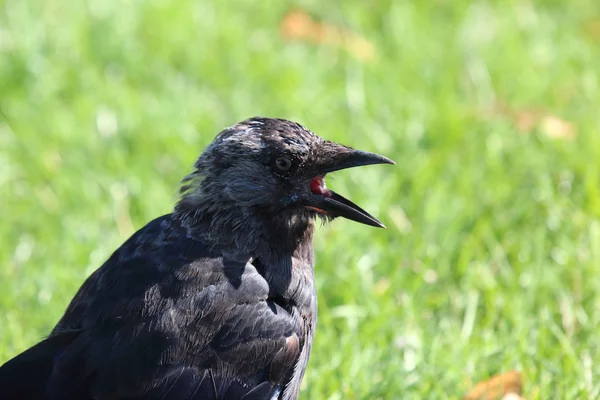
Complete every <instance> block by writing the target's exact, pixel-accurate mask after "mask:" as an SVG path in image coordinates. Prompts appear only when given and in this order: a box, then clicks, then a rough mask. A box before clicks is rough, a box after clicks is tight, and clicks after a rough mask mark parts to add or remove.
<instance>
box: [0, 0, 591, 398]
mask: <svg viewBox="0 0 600 400" xmlns="http://www.w3.org/2000/svg"><path fill="white" fill-rule="evenodd" d="M292 5H293V6H295V7H297V8H299V9H302V10H304V11H306V12H308V13H310V14H311V15H312V16H313V17H314V18H316V19H318V20H322V21H325V22H326V23H328V24H331V25H335V26H339V27H343V28H344V29H348V30H350V31H353V32H355V33H356V34H357V35H360V36H362V37H364V38H365V39H366V40H368V41H370V42H371V43H372V44H373V46H374V49H375V52H376V57H375V58H374V59H373V60H370V61H369V60H361V59H360V58H356V57H354V56H353V55H352V53H350V52H348V51H347V50H346V49H345V48H344V47H341V46H336V45H328V44H321V45H320V44H314V43H308V42H306V41H288V40H285V39H284V38H282V36H281V34H280V27H279V25H280V23H281V21H282V19H283V17H284V15H285V13H286V12H287V11H288V10H289V9H290V7H292ZM599 21H600V3H599V2H597V1H594V0H574V1H569V2H567V1H551V0H547V1H541V0H540V1H525V0H520V1H472V2H471V1H461V0H454V1H450V0H447V1H444V0H437V1H416V0H415V1H391V0H388V1H386V0H373V1H359V0H344V1H331V2H321V1H317V0H314V1H312V0H306V1H298V2H294V3H286V2H281V1H263V2H255V1H249V0H247V1H244V0H236V1H198V0H145V1H139V0H128V1H117V0H88V1H85V2H84V1H68V0H44V1H41V0H37V1H36V0H0V190H1V192H0V196H1V197H0V237H1V241H0V362H3V361H5V360H7V359H9V358H10V357H12V356H14V355H15V354H17V353H18V352H20V351H22V350H24V349H26V348H27V347H28V346H31V345H32V344H34V343H36V341H37V340H39V339H40V338H41V337H43V336H44V335H46V334H47V333H48V332H49V330H50V329H51V328H52V326H53V325H54V324H55V323H56V321H57V320H58V318H59V317H60V316H61V314H62V312H63V311H64V309H65V307H66V305H67V303H68V302H69V300H70V299H71V297H72V296H73V294H74V293H75V291H76V290H77V288H78V287H79V285H80V284H81V283H82V282H83V280H84V279H85V278H86V277H87V276H88V275H89V274H90V273H91V272H92V271H93V270H94V269H96V268H97V267H98V266H99V265H100V264H101V263H102V262H103V261H104V260H105V259H106V258H107V257H108V256H109V254H110V253H111V252H112V251H113V250H114V249H115V248H117V247H118V246H119V245H120V244H121V243H122V242H123V241H124V240H125V239H126V238H127V237H128V235H130V234H131V233H132V232H133V231H134V230H136V229H139V228H140V227H142V226H143V225H144V224H145V223H146V222H148V221H149V220H151V219H152V218H154V217H157V216H159V215H162V214H163V213H167V212H169V211H170V210H171V208H172V206H173V204H174V201H175V200H176V193H177V189H178V184H179V180H180V179H181V177H183V175H185V174H186V173H187V172H189V171H190V170H191V165H192V163H193V161H194V159H195V157H196V156H197V155H198V154H199V153H200V151H201V150H202V149H203V147H204V146H205V145H206V144H207V143H209V142H210V141H211V140H212V138H213V137H214V135H215V134H216V133H218V132H219V131H220V129H222V128H223V127H225V126H229V125H232V124H233V123H235V122H237V121H239V120H242V119H245V118H247V117H250V116H254V115H265V116H277V117H283V118H289V119H294V120H297V121H299V122H301V123H303V124H304V125H306V126H307V127H309V128H310V129H312V130H313V131H315V132H316V133H317V134H319V135H321V136H323V137H325V138H327V139H332V140H336V141H340V142H342V143H345V144H348V145H352V146H354V147H357V148H361V149H365V150H370V151H376V152H380V153H383V154H385V155H387V156H389V157H391V158H393V159H394V160H395V161H396V162H397V165H396V166H395V167H390V166H373V167H367V168H363V169H357V170H352V171H342V172H339V173H336V174H335V176H334V177H332V178H333V179H330V180H329V186H330V187H332V188H334V189H335V190H336V191H339V192H340V193H342V194H344V195H348V197H350V198H351V199H353V200H355V201H356V202H357V203H358V204H361V205H363V206H364V207H365V208H366V209H367V210H369V211H372V213H373V214H374V215H376V216H378V217H380V219H381V220H382V221H383V222H384V223H385V224H386V225H388V229H387V230H377V229H373V228H370V227H366V226H362V225H359V224H356V223H353V222H350V221H345V220H339V221H335V222H334V223H333V224H331V225H328V226H325V227H322V228H320V229H319V231H318V234H317V238H316V243H315V247H316V251H317V266H316V275H317V282H318V291H319V324H318V329H317V334H316V342H315V345H314V348H313V352H312V358H311V361H310V364H309V368H308V372H307V375H306V379H305V385H304V389H303V392H302V398H306V399H375V398H380V399H397V398H403V399H419V398H427V399H445V398H454V399H457V398H460V397H461V396H462V395H463V394H464V393H465V392H466V391H467V390H468V389H469V388H470V387H471V386H472V384H473V382H477V381H479V380H483V379H486V378H488V377H489V376H491V375H493V374H496V373H500V372H503V371H508V370H512V369H517V370H520V371H522V372H523V374H524V377H525V386H524V390H525V395H526V397H527V398H528V399H592V398H598V397H599V396H600V364H599V363H598V362H597V361H598V360H599V359H600V350H599V346H600V334H599V333H600V328H599V323H600V295H599V294H598V293H599V290H598V289H599V288H600V136H599V126H600V112H599V110H600V86H599V85H600V83H599V79H600V22H599ZM498 104H507V105H509V106H510V107H511V108H512V109H513V110H515V113H517V114H518V113H521V112H522V113H527V111H524V110H529V109H536V110H540V112H542V113H547V114H549V115H555V116H557V117H559V118H561V119H563V120H565V121H570V122H571V123H572V124H573V126H574V129H576V133H577V136H576V138H575V139H574V140H561V139H551V138H549V137H547V135H545V134H544V130H543V129H540V128H539V125H537V126H536V127H534V129H533V130H532V131H531V132H529V133H524V132H522V129H519V127H518V121H517V119H516V118H515V117H514V116H513V117H510V116H508V115H503V114H501V113H498V112H494V111H493V110H494V109H495V108H497V107H496V106H495V105H498ZM490 110H492V111H490Z"/></svg>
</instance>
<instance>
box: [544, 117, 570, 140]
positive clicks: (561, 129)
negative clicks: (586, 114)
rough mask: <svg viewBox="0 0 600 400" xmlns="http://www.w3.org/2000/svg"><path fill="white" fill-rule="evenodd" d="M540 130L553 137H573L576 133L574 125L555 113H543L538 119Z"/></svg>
mask: <svg viewBox="0 0 600 400" xmlns="http://www.w3.org/2000/svg"><path fill="white" fill-rule="evenodd" d="M540 128H541V131H542V132H543V133H544V134H545V135H546V136H548V137H551V138H555V139H573V138H574V137H575V135H576V132H575V125H573V124H572V123H571V122H568V121H565V120H563V119H560V118H558V117H557V116H555V115H545V116H543V117H542V119H541V121H540Z"/></svg>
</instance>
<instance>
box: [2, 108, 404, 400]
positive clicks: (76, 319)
mask: <svg viewBox="0 0 600 400" xmlns="http://www.w3.org/2000/svg"><path fill="white" fill-rule="evenodd" d="M378 163H393V162H392V161H391V160H389V159H387V158H385V157H383V156H379V155H376V154H372V153H367V152H362V151H357V150H353V149H351V148H348V147H345V146H341V145H338V144H336V143H333V142H329V141H326V140H323V139H321V138H320V137H318V136H316V135H315V134H314V133H312V132H310V131H309V130H307V129H306V128H304V127H302V126H301V125H299V124H296V123H294V122H290V121H286V120H280V119H269V118H258V117H257V118H252V119H249V120H247V121H244V122H241V123H239V124H237V125H234V126H233V127H231V128H228V129H225V130H224V131H223V132H221V133H220V134H219V135H218V136H217V137H216V138H215V140H214V141H213V143H212V144H211V145H210V146H209V147H208V148H207V149H206V150H205V151H204V152H203V153H202V155H201V156H200V157H199V159H198V161H197V162H196V164H195V170H194V172H192V173H191V174H190V175H189V176H188V177H186V178H185V179H184V182H183V185H182V190H181V199H180V201H179V202H178V204H177V205H176V207H175V210H174V211H173V212H172V213H171V214H168V215H164V216H162V217H160V218H157V219H155V220H154V221H152V222H150V223H148V224H147V225H146V226H145V227H143V228H142V229H140V230H139V231H138V232H136V233H135V234H134V235H133V236H132V237H131V238H129V239H128V240H127V241H126V242H125V243H124V244H123V245H122V246H121V247H120V248H119V249H117V250H116V251H115V252H114V253H113V254H112V255H111V256H110V258H109V259H108V260H107V261H106V262H105V263H104V265H102V266H101V267H100V268H99V269H98V270H96V271H95V272H94V273H93V274H92V275H91V276H90V277H89V278H88V279H87V280H86V281H85V283H84V284H83V285H82V287H81V288H80V289H79V291H78V292H77V294H76V295H75V297H74V298H73V300H72V302H71V304H70V305H69V306H68V308H67V310H66V312H65V314H64V315H63V317H62V318H61V320H60V321H59V322H58V324H57V325H56V327H55V328H54V329H53V331H52V332H51V333H50V335H49V336H48V337H47V338H46V339H45V340H43V341H42V342H40V343H39V344H38V345H36V346H34V347H32V348H30V349H29V350H27V351H25V352H24V353H22V354H20V355H18V356H16V357H15V358H13V359H12V360H10V361H8V362H6V363H5V364H4V365H3V366H2V367H0V397H1V398H3V399H4V398H6V399H56V400H58V399H61V400H70V399H79V400H84V399H96V400H109V399H110V400H113V399H115V400H116V399H131V400H133V399H161V400H162V399H164V400H176V399H177V400H179V399H188V400H193V399H296V398H297V397H298V393H299V390H300V384H301V381H302V377H303V375H304V371H305V368H306V365H307V362H308V358H309V355H310V349H311V344H312V340H313V335H314V329H315V324H316V319H317V314H316V313H317V300H316V293H315V286H314V279H313V264H314V259H313V249H312V235H313V221H314V219H315V217H317V216H320V217H323V218H326V219H332V218H335V217H338V216H342V217H346V218H350V219H353V220H356V221H359V222H362V223H366V224H369V225H374V226H382V225H381V223H379V222H378V221H377V220H376V219H375V218H373V217H372V216H370V215H369V214H368V213H366V212H365V211H364V210H362V209H360V208H359V207H358V206H356V205H354V204H353V203H351V202H350V201H348V200H346V199H344V198H343V197H341V196H339V195H338V194H336V193H335V192H333V191H331V190H329V189H327V188H326V187H325V184H324V180H323V178H324V176H325V174H327V173H328V172H332V171H335V170H338V169H343V168H349V167H353V166H359V165H367V164H378Z"/></svg>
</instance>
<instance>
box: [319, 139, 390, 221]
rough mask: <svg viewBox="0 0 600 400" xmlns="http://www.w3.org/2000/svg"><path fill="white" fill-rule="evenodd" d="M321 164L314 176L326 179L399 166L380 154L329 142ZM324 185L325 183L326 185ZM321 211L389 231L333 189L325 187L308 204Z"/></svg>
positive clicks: (323, 148)
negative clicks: (362, 169) (337, 173)
mask: <svg viewBox="0 0 600 400" xmlns="http://www.w3.org/2000/svg"><path fill="white" fill-rule="evenodd" d="M319 155H320V157H319V159H320V160H321V161H320V162H318V163H317V165H315V171H314V176H317V177H319V176H320V177H323V176H325V174H326V173H328V172H333V171H339V170H341V169H346V168H352V167H359V166H362V165H371V164H396V163H395V162H394V161H392V160H390V159H389V158H387V157H384V156H382V155H379V154H375V153H369V152H366V151H361V150H354V149H352V148H349V147H346V146H342V145H340V144H337V143H334V142H329V141H325V142H324V143H323V145H322V147H321V149H320V152H319ZM323 185H324V184H323ZM313 193H314V192H313ZM307 206H308V207H310V208H313V209H317V210H320V211H322V212H324V213H326V214H328V215H329V216H331V217H334V218H335V217H344V218H348V219H350V220H353V221H356V222H360V223H363V224H366V225H371V226H375V227H378V228H385V225H383V224H382V223H381V222H379V221H378V220H377V218H375V217H373V216H372V215H371V214H369V213H368V212H366V211H365V210H363V209H362V208H360V207H359V206H357V205H356V204H354V203H353V202H351V201H350V200H348V199H346V198H344V197H342V196H340V195H339V194H337V193H335V192H334V191H332V190H329V189H326V188H324V190H322V191H321V193H318V194H313V195H312V196H311V199H310V200H309V204H308V205H307Z"/></svg>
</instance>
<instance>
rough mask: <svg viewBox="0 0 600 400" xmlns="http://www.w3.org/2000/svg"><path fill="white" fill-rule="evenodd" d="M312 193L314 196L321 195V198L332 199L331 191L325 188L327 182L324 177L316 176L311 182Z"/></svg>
mask: <svg viewBox="0 0 600 400" xmlns="http://www.w3.org/2000/svg"><path fill="white" fill-rule="evenodd" d="M310 191H311V192H312V193H313V194H319V195H321V196H326V197H331V191H330V190H329V189H327V186H325V181H324V180H323V177H322V176H315V177H314V178H312V179H311V181H310Z"/></svg>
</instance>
